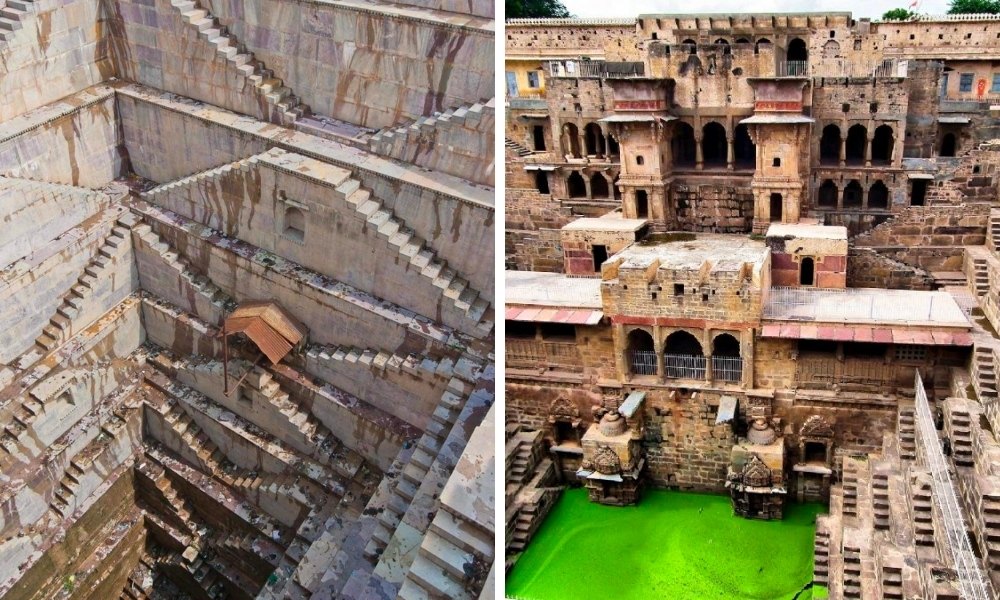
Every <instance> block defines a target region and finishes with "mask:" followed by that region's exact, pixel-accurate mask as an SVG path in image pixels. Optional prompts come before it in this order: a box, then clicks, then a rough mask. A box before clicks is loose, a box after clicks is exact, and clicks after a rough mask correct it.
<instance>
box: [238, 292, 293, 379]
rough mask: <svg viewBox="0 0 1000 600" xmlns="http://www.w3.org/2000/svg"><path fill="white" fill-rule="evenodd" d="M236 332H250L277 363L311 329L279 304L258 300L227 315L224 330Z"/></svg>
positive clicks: (263, 350) (250, 336)
mask: <svg viewBox="0 0 1000 600" xmlns="http://www.w3.org/2000/svg"><path fill="white" fill-rule="evenodd" d="M234 333H243V334H246V336H247V337H248V338H250V340H251V341H252V342H253V343H254V344H256V345H257V348H259V349H260V351H261V352H263V353H264V355H265V356H267V358H268V359H269V360H270V361H271V364H275V365H276V364H278V363H279V362H280V361H281V359H282V358H284V357H285V355H286V354H288V353H289V352H291V350H292V348H294V347H295V345H296V344H298V343H299V342H300V341H302V338H304V337H305V335H306V333H307V330H306V328H305V326H304V325H302V323H299V322H298V321H297V320H296V319H295V318H293V317H292V316H291V315H289V314H288V313H287V312H285V310H284V309H283V308H281V307H280V306H278V304H276V303H274V302H267V301H260V302H257V301H255V302H244V303H243V304H241V305H239V306H238V307H237V308H236V310H234V311H233V312H232V314H230V315H229V317H228V318H227V319H226V321H225V323H224V324H223V328H222V334H223V335H224V336H229V335H231V334H234Z"/></svg>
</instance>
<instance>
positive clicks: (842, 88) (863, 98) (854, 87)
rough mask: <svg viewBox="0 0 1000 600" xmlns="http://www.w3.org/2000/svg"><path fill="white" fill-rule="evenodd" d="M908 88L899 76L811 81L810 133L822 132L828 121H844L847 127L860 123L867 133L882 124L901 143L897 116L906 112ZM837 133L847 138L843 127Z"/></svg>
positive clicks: (906, 81)
mask: <svg viewBox="0 0 1000 600" xmlns="http://www.w3.org/2000/svg"><path fill="white" fill-rule="evenodd" d="M909 91H910V86H909V84H908V80H906V79H903V78H877V79H854V78H822V79H818V80H813V104H812V107H813V114H812V116H813V117H814V118H815V119H816V124H815V125H814V126H813V127H814V133H815V132H818V133H822V130H823V127H825V126H826V125H827V124H828V123H829V122H833V123H835V124H838V125H839V124H841V123H843V122H846V124H847V126H850V125H854V124H855V123H861V124H862V125H864V126H865V127H866V128H867V129H868V135H869V136H871V135H873V134H874V132H875V128H876V127H878V126H880V125H883V124H885V125H889V126H891V127H892V128H893V131H894V133H895V134H896V143H897V144H899V143H902V137H903V136H902V134H903V131H902V129H901V125H902V124H901V123H900V121H899V119H900V116H901V115H905V114H906V113H907V111H908V100H909V95H908V93H909ZM845 104H846V105H847V106H848V110H846V111H845V110H844V105H845ZM818 133H816V134H817V135H818ZM840 135H841V137H847V127H845V126H842V127H841V132H840Z"/></svg>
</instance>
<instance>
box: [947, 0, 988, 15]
mask: <svg viewBox="0 0 1000 600" xmlns="http://www.w3.org/2000/svg"><path fill="white" fill-rule="evenodd" d="M976 13H989V14H994V15H996V14H1000V0H951V5H950V6H949V7H948V14H949V15H967V14H976Z"/></svg>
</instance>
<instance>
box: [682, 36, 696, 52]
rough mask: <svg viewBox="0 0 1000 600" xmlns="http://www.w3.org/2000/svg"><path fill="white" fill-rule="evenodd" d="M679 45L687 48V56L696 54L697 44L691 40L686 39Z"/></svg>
mask: <svg viewBox="0 0 1000 600" xmlns="http://www.w3.org/2000/svg"><path fill="white" fill-rule="evenodd" d="M681 43H682V44H684V45H685V46H687V47H688V54H697V53H698V44H696V43H695V41H694V40H692V39H691V38H688V39H686V40H684V41H683V42H681Z"/></svg>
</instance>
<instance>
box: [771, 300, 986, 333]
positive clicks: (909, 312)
mask: <svg viewBox="0 0 1000 600" xmlns="http://www.w3.org/2000/svg"><path fill="white" fill-rule="evenodd" d="M769 321H770V322H769ZM775 321H777V322H775ZM971 327H972V323H970V322H969V319H968V318H967V317H966V316H965V313H964V312H963V311H962V309H961V307H959V305H958V303H957V302H955V299H954V298H953V297H952V295H951V294H949V293H948V292H942V291H937V292H926V291H911V290H884V289H876V288H848V289H808V288H772V289H770V290H769V291H768V293H767V297H766V299H765V302H764V322H763V328H762V330H761V336H762V337H775V338H785V339H816V340H831V341H843V342H850V341H854V342H874V343H891V344H921V345H956V346H967V345H971V344H972V337H971V333H970V331H971Z"/></svg>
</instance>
